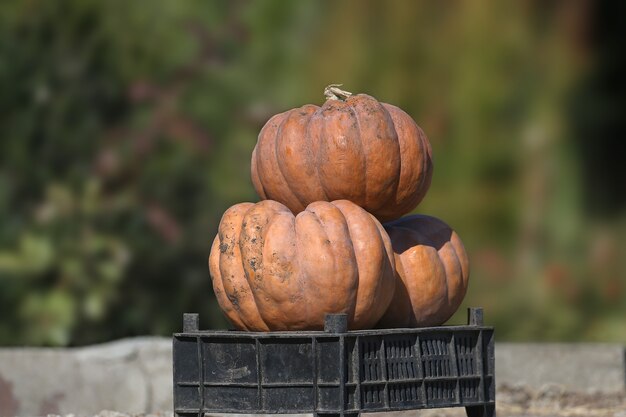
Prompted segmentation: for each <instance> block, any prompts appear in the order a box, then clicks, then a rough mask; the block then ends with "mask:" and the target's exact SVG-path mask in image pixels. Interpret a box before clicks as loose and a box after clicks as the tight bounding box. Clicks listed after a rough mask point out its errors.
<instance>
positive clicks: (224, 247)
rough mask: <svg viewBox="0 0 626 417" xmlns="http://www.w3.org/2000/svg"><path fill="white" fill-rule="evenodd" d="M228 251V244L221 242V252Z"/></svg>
mask: <svg viewBox="0 0 626 417" xmlns="http://www.w3.org/2000/svg"><path fill="white" fill-rule="evenodd" d="M227 251H228V245H227V244H226V243H220V252H221V253H226V252H227Z"/></svg>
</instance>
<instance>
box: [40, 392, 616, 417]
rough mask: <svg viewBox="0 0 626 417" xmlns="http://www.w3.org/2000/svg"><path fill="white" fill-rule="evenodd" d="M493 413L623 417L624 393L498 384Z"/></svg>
mask: <svg viewBox="0 0 626 417" xmlns="http://www.w3.org/2000/svg"><path fill="white" fill-rule="evenodd" d="M496 413H497V416H498V417H626V393H615V394H606V393H574V392H567V391H565V390H563V389H562V388H561V387H559V386H554V385H548V386H544V387H541V388H540V389H539V390H537V391H530V390H528V389H527V388H525V387H512V386H506V385H503V386H500V387H499V388H498V392H497V402H496ZM370 415H371V416H372V417H374V416H380V417H383V416H388V417H409V416H411V417H462V416H465V410H464V409H463V408H447V409H434V410H420V411H402V412H395V413H374V414H370ZM237 416H238V417H241V416H242V415H237ZM48 417H51V416H48ZM66 417H70V416H66ZM95 417H172V413H171V412H170V413H155V414H135V415H129V414H124V413H118V412H115V411H102V412H101V413H99V414H98V415H97V416H95Z"/></svg>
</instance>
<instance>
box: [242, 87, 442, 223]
mask: <svg viewBox="0 0 626 417" xmlns="http://www.w3.org/2000/svg"><path fill="white" fill-rule="evenodd" d="M326 95H327V97H328V100H327V101H326V102H325V103H324V105H323V106H322V107H318V106H315V105H312V104H308V105H305V106H303V107H300V108H297V109H292V110H289V111H286V112H284V113H281V114H278V115H276V116H274V117H272V118H271V119H270V120H269V121H268V122H267V123H266V124H265V126H264V127H263V129H262V130H261V133H260V134H259V137H258V141H257V144H256V146H255V148H254V151H253V152H252V163H251V171H252V172H251V175H252V182H253V184H254V188H255V189H256V191H257V193H258V194H259V196H261V198H262V199H270V200H276V201H279V202H281V203H283V204H285V205H286V206H287V207H289V209H291V211H293V212H294V213H299V212H301V211H302V210H304V208H305V207H306V206H307V205H308V204H310V203H312V202H314V201H333V200H339V199H346V200H350V201H352V202H353V203H355V204H357V205H359V206H361V207H363V208H364V209H365V210H367V211H368V212H370V213H372V214H373V215H374V216H376V217H377V218H378V219H379V220H380V221H387V220H394V219H397V218H398V217H400V216H402V215H403V214H406V213H408V212H410V211H411V210H413V209H414V208H415V207H416V206H417V204H418V203H419V202H420V201H421V200H422V198H423V197H424V195H425V194H426V191H427V190H428V187H429V186H430V181H431V177H432V169H433V165H432V158H431V148H430V144H429V142H428V139H427V138H426V135H425V134H424V132H423V131H422V129H420V127H419V126H417V124H416V123H415V122H414V121H413V119H412V118H411V117H410V116H409V115H408V114H406V113H405V112H404V111H402V110H401V109H399V108H398V107H396V106H393V105H391V104H386V103H380V102H378V101H377V100H376V99H375V98H373V97H370V96H368V95H366V94H357V95H353V96H352V95H350V93H348V92H345V91H342V90H339V89H338V88H336V87H334V86H330V87H328V88H327V90H326Z"/></svg>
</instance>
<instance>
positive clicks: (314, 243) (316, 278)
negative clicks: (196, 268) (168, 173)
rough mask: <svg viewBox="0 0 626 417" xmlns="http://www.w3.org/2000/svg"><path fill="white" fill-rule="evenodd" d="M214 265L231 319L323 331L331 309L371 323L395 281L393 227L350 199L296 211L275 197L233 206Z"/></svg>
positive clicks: (216, 285) (263, 327)
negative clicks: (390, 230) (387, 227)
mask: <svg viewBox="0 0 626 417" xmlns="http://www.w3.org/2000/svg"><path fill="white" fill-rule="evenodd" d="M209 269H210V272H211V279H212V281H213V289H214V291H215V294H216V297H217V301H218V302H219V305H220V307H221V308H222V310H223V311H224V313H225V314H226V316H227V317H228V319H229V320H230V321H231V322H232V323H233V325H235V326H236V327H237V328H239V329H242V330H251V331H271V330H320V329H322V328H323V327H324V316H325V314H326V313H347V314H348V326H349V328H351V329H365V328H371V327H373V326H374V325H375V324H376V322H377V321H378V320H379V319H380V318H381V317H382V315H383V313H384V312H385V310H386V309H387V307H388V306H389V302H390V301H391V298H392V297H393V291H394V288H395V285H396V284H395V276H394V257H393V251H392V248H391V242H390V241H389V237H388V236H387V233H386V232H385V231H384V229H383V227H382V226H381V224H380V223H379V222H378V221H377V220H376V219H375V218H374V217H373V216H372V215H370V214H369V213H367V212H366V211H365V210H363V209H362V208H360V207H358V206H356V205H355V204H353V203H351V202H349V201H346V200H343V201H334V202H315V203H313V204H310V205H309V206H308V207H307V208H306V210H304V211H302V212H301V213H300V214H298V215H297V216H294V215H293V214H292V213H291V211H290V210H289V209H288V208H287V207H285V206H284V205H282V204H280V203H278V202H276V201H272V200H265V201H261V202H259V203H256V204H253V203H241V204H237V205H235V206H233V207H231V208H230V209H228V210H227V211H226V213H224V216H223V217H222V220H221V222H220V225H219V232H218V235H217V237H216V238H215V240H214V242H213V246H212V248H211V254H210V256H209Z"/></svg>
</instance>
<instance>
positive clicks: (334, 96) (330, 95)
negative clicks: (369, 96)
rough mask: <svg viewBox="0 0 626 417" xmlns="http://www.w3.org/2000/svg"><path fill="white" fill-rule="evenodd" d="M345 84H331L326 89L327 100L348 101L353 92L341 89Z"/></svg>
mask: <svg viewBox="0 0 626 417" xmlns="http://www.w3.org/2000/svg"><path fill="white" fill-rule="evenodd" d="M342 85H343V84H331V85H329V86H328V87H326V88H325V89H324V96H325V97H326V100H341V101H346V99H347V98H348V97H350V96H351V95H352V93H351V92H349V91H345V90H342V89H340V88H339V87H341V86H342Z"/></svg>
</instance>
